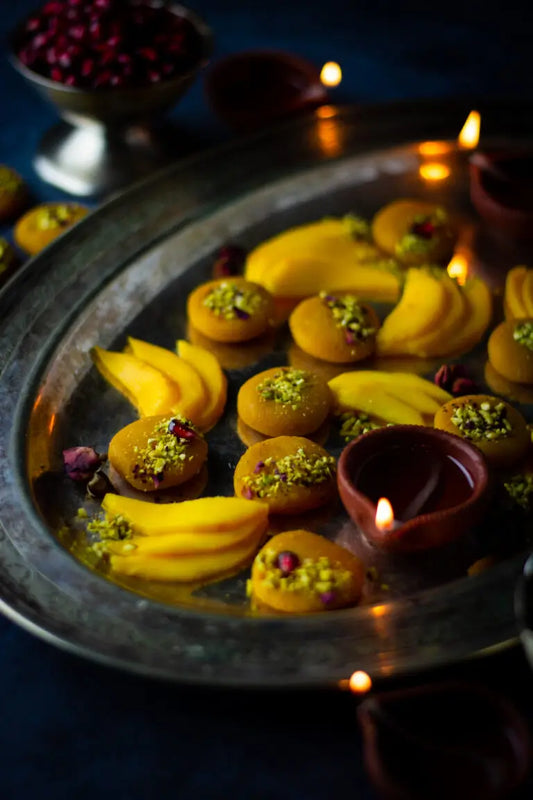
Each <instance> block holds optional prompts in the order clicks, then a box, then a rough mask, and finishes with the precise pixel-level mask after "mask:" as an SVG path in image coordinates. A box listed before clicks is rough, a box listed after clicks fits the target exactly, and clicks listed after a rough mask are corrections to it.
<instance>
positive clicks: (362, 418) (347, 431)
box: [339, 411, 382, 442]
mask: <svg viewBox="0 0 533 800" xmlns="http://www.w3.org/2000/svg"><path fill="white" fill-rule="evenodd" d="M339 421H340V423H341V426H340V431H339V432H340V435H341V436H342V438H343V439H344V441H345V442H351V441H352V439H357V437H358V436H362V435H363V433H367V432H368V431H373V430H375V429H376V428H381V427H382V426H381V425H380V424H379V423H377V422H374V421H373V420H372V419H371V418H370V417H369V416H368V414H365V413H364V412H363V411H361V412H360V413H359V414H355V413H354V412H352V411H347V412H346V413H344V414H341V415H340V417H339Z"/></svg>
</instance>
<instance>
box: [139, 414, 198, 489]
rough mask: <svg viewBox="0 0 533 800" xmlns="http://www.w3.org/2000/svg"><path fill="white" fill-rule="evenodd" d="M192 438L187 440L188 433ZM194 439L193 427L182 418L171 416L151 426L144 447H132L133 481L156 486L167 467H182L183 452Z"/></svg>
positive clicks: (184, 454) (185, 453)
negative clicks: (133, 453)
mask: <svg viewBox="0 0 533 800" xmlns="http://www.w3.org/2000/svg"><path fill="white" fill-rule="evenodd" d="M180 431H182V432H183V436H182V435H180V433H179V432H180ZM191 432H193V433H194V436H193V437H192V438H191V436H190V433H191ZM195 436H201V434H200V433H199V432H198V431H197V430H196V428H195V427H194V425H193V424H192V423H191V422H190V421H189V420H188V419H185V417H181V416H180V415H179V414H175V415H174V416H173V417H169V418H168V419H164V420H161V421H160V422H158V423H157V425H156V426H155V427H154V429H153V432H152V435H151V436H150V437H149V439H148V441H147V444H146V447H143V448H138V447H135V448H134V452H135V455H136V458H137V461H136V463H135V464H134V466H133V469H132V472H133V476H134V477H135V478H140V479H141V480H143V479H145V480H146V481H152V482H153V483H154V484H155V485H156V486H157V485H159V484H160V483H161V481H162V480H163V478H164V474H165V470H167V469H168V468H169V467H180V466H183V463H184V462H185V460H186V458H187V449H188V447H189V446H190V443H191V441H194V438H195Z"/></svg>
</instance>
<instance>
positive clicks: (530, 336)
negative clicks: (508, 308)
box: [513, 320, 533, 350]
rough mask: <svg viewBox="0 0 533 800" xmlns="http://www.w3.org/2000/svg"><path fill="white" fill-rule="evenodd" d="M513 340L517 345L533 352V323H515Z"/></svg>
mask: <svg viewBox="0 0 533 800" xmlns="http://www.w3.org/2000/svg"><path fill="white" fill-rule="evenodd" d="M513 339H514V340H515V342H518V344H521V345H523V346H524V347H527V349H528V350H533V322H531V321H530V320H528V321H527V322H517V323H516V325H515V327H514V331H513Z"/></svg>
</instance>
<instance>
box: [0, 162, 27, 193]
mask: <svg viewBox="0 0 533 800" xmlns="http://www.w3.org/2000/svg"><path fill="white" fill-rule="evenodd" d="M23 185H24V183H23V180H22V178H21V177H20V175H17V173H16V172H15V170H13V169H11V168H10V167H6V166H4V165H3V164H0V194H3V193H4V192H5V193H6V194H14V193H15V192H18V191H20V189H21V188H22V186H23Z"/></svg>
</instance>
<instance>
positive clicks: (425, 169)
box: [418, 161, 450, 181]
mask: <svg viewBox="0 0 533 800" xmlns="http://www.w3.org/2000/svg"><path fill="white" fill-rule="evenodd" d="M418 171H419V174H420V177H421V178H423V179H424V180H425V181H443V180H444V179H445V178H447V177H448V176H449V174H450V168H449V167H448V166H446V164H441V163H440V162H437V161H432V162H431V163H429V164H421V165H420V168H419V170H418Z"/></svg>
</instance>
